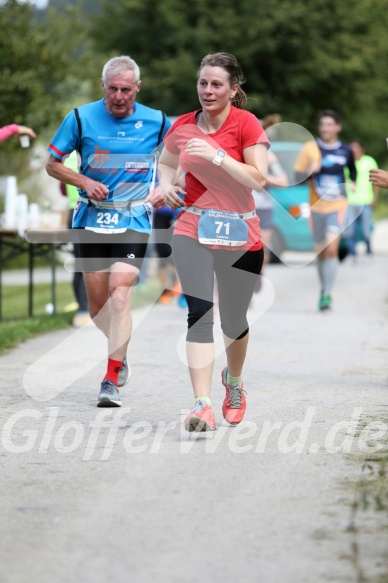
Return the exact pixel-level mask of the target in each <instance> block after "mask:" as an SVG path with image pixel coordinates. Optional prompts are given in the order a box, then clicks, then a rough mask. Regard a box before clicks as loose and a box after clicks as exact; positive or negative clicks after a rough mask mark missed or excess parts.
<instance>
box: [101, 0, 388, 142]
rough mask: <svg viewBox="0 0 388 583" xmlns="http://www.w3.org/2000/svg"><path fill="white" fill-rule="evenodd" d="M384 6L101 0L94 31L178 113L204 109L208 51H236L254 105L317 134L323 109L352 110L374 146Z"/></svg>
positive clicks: (321, 1)
mask: <svg viewBox="0 0 388 583" xmlns="http://www.w3.org/2000/svg"><path fill="white" fill-rule="evenodd" d="M384 4H385V3H384V2H383V1H382V0H343V1H342V2H338V1H337V0H315V1H314V2H312V3H307V4H306V3H305V2H304V1H303V0H281V1H279V0H266V2H259V1H258V0H240V2H239V3H237V2H235V0H213V2H212V3H211V5H209V3H208V2H206V1H205V0H192V1H191V2H187V1H183V0H163V2H156V1H155V0H117V1H116V2H115V3H114V4H112V3H110V2H109V0H101V12H100V13H99V14H97V15H96V16H95V18H94V26H93V31H92V35H93V38H94V40H95V46H96V49H98V50H100V51H106V52H109V53H110V54H122V53H124V54H130V55H131V56H132V57H133V58H135V60H136V61H137V62H138V63H139V65H140V67H141V70H142V78H143V80H144V84H143V88H142V94H141V97H142V99H143V101H144V102H146V103H147V104H149V105H151V106H153V107H159V108H163V109H165V110H166V111H167V112H168V113H170V114H179V113H182V112H184V111H188V110H190V109H194V108H195V107H197V106H198V101H197V97H196V93H195V78H196V71H197V68H198V65H199V63H200V60H201V59H202V57H203V56H204V55H205V54H206V53H208V52H216V51H227V52H231V53H233V54H235V55H236V56H237V57H238V59H239V60H240V61H241V63H242V65H243V68H244V71H245V74H246V77H247V83H246V86H245V89H246V91H247V93H248V95H249V96H250V100H249V102H248V107H249V108H250V109H251V110H252V111H253V112H254V113H256V114H257V115H259V116H263V115H266V114H268V113H272V112H274V111H278V112H280V113H281V114H282V115H283V119H284V120H288V121H294V122H297V123H300V124H302V125H304V126H305V127H307V128H308V129H310V131H312V132H315V131H316V116H317V113H318V111H319V110H321V109H325V108H328V107H330V108H331V109H336V110H338V111H340V112H341V113H342V115H343V117H344V120H345V124H344V129H345V136H347V137H349V138H350V137H353V136H354V133H355V132H357V135H359V136H360V137H362V138H364V139H365V138H366V142H367V144H368V143H370V144H371V145H373V141H374V140H375V139H378V140H380V141H381V139H382V135H381V132H382V129H381V128H382V114H379V110H378V107H381V105H383V104H385V103H386V100H387V97H388V90H387V89H386V83H385V71H383V66H384V63H386V62H387V56H388V54H387V53H388V46H387V45H386V43H385V31H386V29H387V24H388V12H387V11H386V8H385V5H384ZM107 22H109V26H107ZM384 113H385V112H384ZM367 119H368V121H366V120H367ZM360 120H361V121H362V123H361V125H360ZM371 130H373V132H374V133H373V135H372V133H371ZM381 143H382V142H381ZM372 149H373V148H372ZM375 153H376V151H375Z"/></svg>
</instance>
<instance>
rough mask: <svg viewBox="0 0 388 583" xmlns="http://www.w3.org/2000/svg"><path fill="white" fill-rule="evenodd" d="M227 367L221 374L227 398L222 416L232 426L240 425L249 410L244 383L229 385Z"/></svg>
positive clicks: (223, 405)
mask: <svg viewBox="0 0 388 583" xmlns="http://www.w3.org/2000/svg"><path fill="white" fill-rule="evenodd" d="M227 372H228V369H227V367H225V368H224V370H223V371H222V373H221V379H222V384H223V385H224V387H225V389H226V396H225V399H224V402H223V403H222V414H223V416H224V419H225V420H226V421H227V422H228V423H230V425H238V424H239V423H241V421H242V420H243V417H244V415H245V411H246V408H247V400H246V392H245V391H244V383H243V382H241V384H240V385H228V383H227V382H226V373H227Z"/></svg>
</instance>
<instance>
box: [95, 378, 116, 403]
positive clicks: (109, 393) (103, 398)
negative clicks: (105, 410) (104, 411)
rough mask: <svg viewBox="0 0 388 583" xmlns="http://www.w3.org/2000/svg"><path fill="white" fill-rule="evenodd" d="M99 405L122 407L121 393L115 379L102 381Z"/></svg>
mask: <svg viewBox="0 0 388 583" xmlns="http://www.w3.org/2000/svg"><path fill="white" fill-rule="evenodd" d="M97 407H121V401H120V393H119V392H118V390H117V387H116V385H115V384H114V382H113V381H111V380H109V379H106V380H105V381H102V383H101V389H100V394H99V395H98V403H97Z"/></svg>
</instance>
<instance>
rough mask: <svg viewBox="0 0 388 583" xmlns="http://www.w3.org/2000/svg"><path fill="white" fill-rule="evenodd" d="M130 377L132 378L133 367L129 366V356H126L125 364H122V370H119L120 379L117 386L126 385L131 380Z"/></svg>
mask: <svg viewBox="0 0 388 583" xmlns="http://www.w3.org/2000/svg"><path fill="white" fill-rule="evenodd" d="M130 378H131V369H130V367H129V364H128V361H127V357H126V356H124V358H123V364H122V365H121V368H120V372H119V380H118V383H117V386H118V387H123V386H124V385H126V384H127V383H128V382H129V379H130Z"/></svg>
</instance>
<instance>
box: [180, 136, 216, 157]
mask: <svg viewBox="0 0 388 583" xmlns="http://www.w3.org/2000/svg"><path fill="white" fill-rule="evenodd" d="M186 153H187V154H189V155H190V156H199V157H200V158H203V159H204V160H208V162H212V161H213V160H214V157H215V155H216V153H217V150H216V148H214V147H213V146H211V145H210V144H209V142H207V141H206V140H201V139H200V138H192V139H191V140H189V141H188V142H187V144H186Z"/></svg>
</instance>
